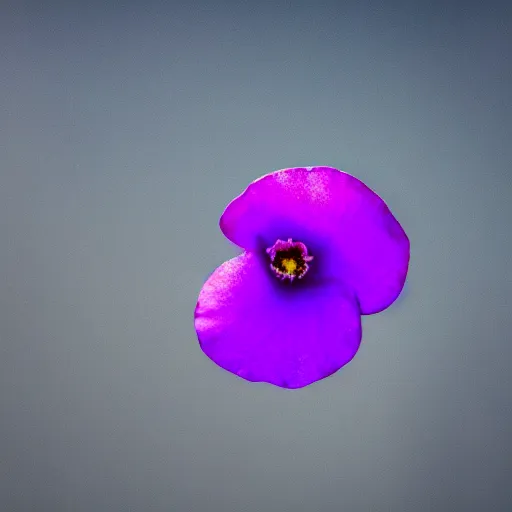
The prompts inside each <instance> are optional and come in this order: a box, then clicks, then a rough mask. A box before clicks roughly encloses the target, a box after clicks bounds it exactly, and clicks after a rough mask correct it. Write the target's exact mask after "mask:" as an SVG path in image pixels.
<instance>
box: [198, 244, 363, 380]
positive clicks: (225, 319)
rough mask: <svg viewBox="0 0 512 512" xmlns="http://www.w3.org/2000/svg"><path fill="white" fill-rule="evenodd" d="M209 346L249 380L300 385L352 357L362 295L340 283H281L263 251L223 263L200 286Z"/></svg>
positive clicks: (201, 319) (202, 332)
mask: <svg viewBox="0 0 512 512" xmlns="http://www.w3.org/2000/svg"><path fill="white" fill-rule="evenodd" d="M195 328H196V331H197V335H198V338H199V343H200V345H201V348H202V350H203V351H204V352H205V354H206V355H207V356H208V357H209V358H210V359H212V360H213V361H215V362H216V363H217V364H218V365H219V366H221V367H222V368H225V369H226V370H228V371H230V372H232V373H235V374H237V375H239V376H240V377H242V378H244V379H246V380H249V381H264V382H269V383H271V384H274V385H276V386H280V387H284V388H300V387H303V386H307V385H308V384H311V383H313V382H315V381H317V380H320V379H323V378H325V377H327V376H329V375H331V374H332V373H334V372H336V371H337V370H339V369H340V368H341V367H342V366H343V365H345V364H347V363H348V362H349V361H350V360H351V359H352V358H353V357H354V355H355V354H356V352H357V350H358V348H359V344H360V341H361V317H360V313H359V310H358V306H357V302H356V301H355V299H354V298H353V297H352V296H351V295H350V293H347V292H346V291H345V290H344V289H343V288H342V287H340V285H339V283H335V284H332V283H331V284H324V285H322V286H316V287H302V288H301V287H300V286H295V283H292V284H289V286H283V283H282V282H280V281H278V280H276V279H275V278H274V277H273V275H272V273H271V271H270V269H269V268H268V265H267V263H266V262H265V260H264V259H262V258H261V257H260V256H259V255H258V254H256V253H253V252H245V253H243V254H241V255H239V256H237V257H235V258H233V259H231V260H229V261H227V262H225V263H224V264H222V265H221V266H220V267H218V268H217V269H216V270H215V272H214V273H213V274H212V275H211V276H210V278H209V279H208V281H207V282H206V283H205V285H204V287H203V289H202V290H201V292H200V294H199V300H198V302H197V306H196V311H195Z"/></svg>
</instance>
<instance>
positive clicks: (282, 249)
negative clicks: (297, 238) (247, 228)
mask: <svg viewBox="0 0 512 512" xmlns="http://www.w3.org/2000/svg"><path fill="white" fill-rule="evenodd" d="M267 254H268V255H269V257H270V268H271V270H272V272H273V273H274V274H275V276H276V277H277V278H278V279H281V280H282V281H284V280H289V281H293V280H294V279H295V278H298V279H302V278H303V277H304V276H305V275H306V273H307V271H308V270H309V265H308V262H310V261H311V260H312V259H313V256H309V255H308V248H307V247H306V246H305V245H304V244H303V243H302V242H292V239H291V238H288V241H287V242H285V241H283V240H277V241H276V243H275V244H274V245H273V246H272V247H269V248H268V249H267Z"/></svg>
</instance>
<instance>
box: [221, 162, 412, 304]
mask: <svg viewBox="0 0 512 512" xmlns="http://www.w3.org/2000/svg"><path fill="white" fill-rule="evenodd" d="M220 227H221V229H222V232H223V233H224V235H225V236H226V237H227V238H228V239H229V240H231V241H232V242H234V243H235V244H237V245H238V246H240V247H242V248H244V249H248V250H258V251H260V250H262V249H263V248H265V247H270V246H272V244H274V243H275V241H276V240H277V239H281V240H287V239H288V238H293V240H297V241H300V242H303V243H305V244H306V245H307V247H308V249H309V250H310V253H311V254H312V255H313V256H315V264H316V265H318V266H321V269H322V270H321V272H322V274H323V275H324V276H325V277H331V276H332V277H336V278H339V279H341V280H343V282H344V283H345V284H347V285H349V286H350V287H351V288H352V289H353V290H354V292H355V294H356V296H357V299H358V301H359V304H360V308H361V312H362V313H363V314H372V313H377V312H379V311H382V310H383V309H385V308H387V307H388V306H389V305H391V304H392V303H393V302H394V301H395V299H396V298H397V297H398V295H399V294H400V292H401V290H402V288H403V285H404V283H405V278H406V275H407V269H408V265H409V240H408V238H407V236H406V234H405V232H404V230H403V229H402V227H401V226H400V224H399V223H398V221H397V220H396V219H395V217H394V216H393V214H392V213H391V212H390V210H389V208H388V207H387V206H386V204H385V203H384V201H383V200H382V199H381V198H380V197H379V196H378V195H377V194H375V193H374V192H373V191H372V190H370V189H369V188H368V187H367V186H366V185H365V184H364V183H362V182H361V181H359V180H358V179H356V178H354V177H353V176H350V175H349V174H346V173H344V172H341V171H339V170H337V169H334V168H332V167H313V168H293V169H283V170H281V171H276V172H274V173H271V174H267V175H266V176H263V177H262V178H260V179H258V180H256V181H255V182H253V183H252V184H251V185H249V187H248V188H247V189H246V190H245V192H243V193H242V194H241V195H240V196H239V197H237V198H235V199H234V200H233V201H232V202H231V203H230V204H229V205H228V206H227V208H226V210H225V211H224V213H223V215H222V217H221V219H220Z"/></svg>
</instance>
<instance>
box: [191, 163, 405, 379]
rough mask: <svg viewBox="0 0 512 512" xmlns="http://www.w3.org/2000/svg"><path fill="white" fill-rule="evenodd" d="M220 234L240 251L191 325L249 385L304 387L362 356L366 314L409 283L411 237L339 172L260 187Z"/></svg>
mask: <svg viewBox="0 0 512 512" xmlns="http://www.w3.org/2000/svg"><path fill="white" fill-rule="evenodd" d="M220 228H221V230H222V232H223V233H224V235H225V236H226V237H227V238H228V239H229V240H230V241H232V242H233V243H235V244H236V245H238V246H239V247H241V248H242V249H243V250H244V251H243V252H242V254H240V255H238V256H236V257H235V258H233V259H231V260H229V261H226V262H225V263H223V264H222V265H221V266H220V267H218V268H217V269H216V270H215V271H214V272H213V274H212V275H211V276H210V277H209V279H208V280H207V281H206V283H205V284H204V286H203V288H202V290H201V292H200V294H199V299H198V302H197V306H196V309H195V328H196V332H197V336H198V339H199V343H200V346H201V348H202V350H203V352H204V353H205V354H206V355H207V356H208V357H209V358H210V359H212V360H213V361H214V362H215V363H217V364H218V365H219V366H221V367H222V368H224V369H226V370H228V371H230V372H232V373H234V374H236V375H238V376H239V377H242V378H243V379H246V380H248V381H254V382H267V383H270V384H273V385H276V386H280V387H283V388H301V387H304V386H307V385H309V384H311V383H313V382H316V381H318V380H320V379H323V378H325V377H328V376H329V375H332V374H333V373H335V372H336V371H338V370H339V369H340V368H341V367H342V366H344V365H346V364H347V363H348V362H349V361H350V360H351V359H352V358H353V357H354V356H355V354H356V352H357V350H358V348H359V345H360V342H361V315H370V314H373V313H378V312H380V311H382V310H384V309H386V308H387V307H389V306H390V305H391V304H392V303H393V302H394V301H395V299H396V298H397V297H398V295H399V294H400V292H401V290H402V288H403V286H404V283H405V279H406V275H407V270H408V265H409V240H408V238H407V236H406V234H405V232H404V230H403V229H402V227H401V226H400V224H399V223H398V222H397V220H396V219H395V217H394V216H393V215H392V213H391V212H390V210H389V209H388V207H387V206H386V204H385V203H384V201H383V200H382V199H381V198H380V197H379V196H378V195H377V194H375V193H374V192H373V191H372V190H370V189H369V188H368V187H367V186H366V185H364V184H363V183H362V182H361V181H359V180H358V179H356V178H354V177H353V176H350V175H349V174H347V173H344V172H341V171H339V170H337V169H334V168H332V167H308V168H292V169H283V170H280V171H276V172H273V173H271V174H267V175H265V176H263V177H262V178H259V179H257V180H256V181H254V182H253V183H252V184H250V185H249V186H248V188H247V189H246V190H245V191H244V192H243V193H242V194H241V195H240V196H238V197H237V198H235V199H234V200H233V201H231V203H230V204H229V205H228V206H227V208H226V209H225V211H224V213H223V214H222V216H221V219H220Z"/></svg>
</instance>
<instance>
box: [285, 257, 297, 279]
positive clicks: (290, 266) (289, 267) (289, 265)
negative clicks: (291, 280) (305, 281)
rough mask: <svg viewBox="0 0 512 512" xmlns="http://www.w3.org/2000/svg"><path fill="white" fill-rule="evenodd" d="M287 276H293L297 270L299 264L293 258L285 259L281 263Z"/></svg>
mask: <svg viewBox="0 0 512 512" xmlns="http://www.w3.org/2000/svg"><path fill="white" fill-rule="evenodd" d="M281 265H282V266H283V268H284V269H285V271H286V273H287V274H290V275H291V274H293V273H294V272H295V270H297V262H296V261H295V260H294V259H293V258H285V259H283V261H282V262H281Z"/></svg>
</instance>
